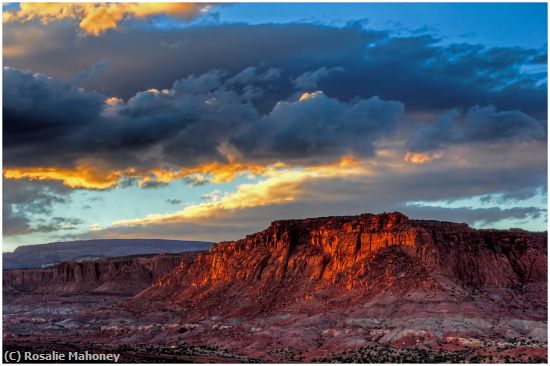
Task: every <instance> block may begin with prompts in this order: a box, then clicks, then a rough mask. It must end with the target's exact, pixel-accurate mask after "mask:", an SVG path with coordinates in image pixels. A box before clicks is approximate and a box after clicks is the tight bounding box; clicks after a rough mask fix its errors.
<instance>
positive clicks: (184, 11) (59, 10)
mask: <svg viewBox="0 0 550 366" xmlns="http://www.w3.org/2000/svg"><path fill="white" fill-rule="evenodd" d="M19 7H20V8H19V10H16V11H5V12H4V14H3V21H4V22H22V23H24V22H28V21H31V20H35V19H38V20H40V22H42V23H43V24H48V23H51V22H55V21H59V20H63V19H73V20H76V21H78V22H79V27H80V29H82V30H83V31H84V32H86V33H87V34H90V35H94V36H99V35H101V34H103V33H104V32H106V31H107V30H109V29H114V28H117V26H118V24H119V23H120V21H121V20H123V19H124V18H126V17H134V18H140V19H141V18H146V17H149V16H153V15H158V14H167V15H172V16H178V17H182V18H191V17H193V16H196V15H197V14H199V13H200V12H201V11H205V10H207V9H208V5H207V4H193V3H157V2H149V3H20V5H19Z"/></svg>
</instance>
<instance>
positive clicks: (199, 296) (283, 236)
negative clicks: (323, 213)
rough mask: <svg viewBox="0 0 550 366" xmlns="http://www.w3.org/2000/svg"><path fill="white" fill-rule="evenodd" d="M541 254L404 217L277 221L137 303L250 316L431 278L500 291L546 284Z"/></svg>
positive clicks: (177, 273) (541, 242) (503, 238)
mask: <svg viewBox="0 0 550 366" xmlns="http://www.w3.org/2000/svg"><path fill="white" fill-rule="evenodd" d="M546 248H547V240H546V233H530V232H526V231H522V230H475V229H472V228H470V227H468V226H467V225H466V224H456V223H448V222H437V221H423V220H410V219H409V218H407V217H406V216H404V215H403V214H400V213H387V214H386V213H384V214H380V215H372V214H363V215H360V216H345V217H326V218H315V219H305V220H283V221H275V222H273V223H272V224H271V226H269V227H268V228H267V229H266V230H264V231H262V232H259V233H256V234H253V235H249V236H247V237H246V238H245V239H241V240H237V241H233V242H222V243H219V244H217V245H215V246H213V247H212V248H211V249H210V250H209V251H208V252H205V253H203V254H201V255H199V256H198V257H197V258H196V260H195V261H194V262H193V263H191V264H188V263H182V264H180V266H178V268H176V269H174V270H173V271H172V272H171V273H169V274H168V275H167V276H165V277H161V278H159V279H158V280H157V281H156V282H155V283H154V285H153V286H152V287H151V288H149V289H148V290H146V291H144V293H142V294H141V295H140V299H143V300H145V299H154V298H156V297H162V298H167V297H168V298H170V297H172V298H174V299H175V301H176V302H177V301H180V302H182V303H188V302H189V301H191V300H189V299H194V300H193V302H194V305H192V306H210V305H211V306H215V307H223V306H231V305H230V302H231V299H232V298H239V299H240V300H242V299H243V298H245V299H248V300H247V301H248V303H249V305H250V306H256V305H258V304H260V303H262V302H266V301H267V302H270V303H272V304H274V303H278V304H280V303H281V302H284V298H285V297H289V298H291V297H292V295H298V294H299V296H305V297H307V296H310V295H308V294H311V293H313V292H315V291H317V292H319V291H321V290H322V289H323V288H325V289H326V288H328V287H331V288H340V289H342V290H346V289H354V288H364V289H365V291H366V290H367V289H370V288H373V287H376V286H377V287H378V288H384V287H386V288H387V287H391V286H392V285H394V284H398V285H399V286H405V283H406V281H409V282H410V283H409V284H407V285H406V286H416V285H418V286H435V285H434V280H433V278H434V276H445V277H446V278H450V279H451V280H452V281H457V283H461V284H463V285H464V286H470V287H474V288H475V287H481V286H499V287H506V286H513V285H521V284H525V283H528V282H533V281H545V280H546V273H547V268H546V267H547V264H546V263H547V262H546ZM275 296H276V297H277V299H274V297H275ZM270 298H271V299H272V300H269V299H270ZM294 299H296V296H294ZM289 301H290V300H289ZM207 304H210V305H207Z"/></svg>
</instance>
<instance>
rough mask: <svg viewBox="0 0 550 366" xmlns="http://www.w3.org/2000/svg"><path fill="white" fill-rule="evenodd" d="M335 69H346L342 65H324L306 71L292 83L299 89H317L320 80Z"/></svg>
mask: <svg viewBox="0 0 550 366" xmlns="http://www.w3.org/2000/svg"><path fill="white" fill-rule="evenodd" d="M335 71H344V69H343V68H342V67H332V68H330V69H328V68H326V67H324V66H323V67H320V68H318V69H317V70H315V71H307V72H304V73H303V74H302V75H300V76H298V77H296V78H295V79H294V80H292V83H293V84H294V85H295V86H296V88H298V89H304V90H308V89H315V88H317V85H318V83H319V81H321V80H322V79H324V78H326V77H327V76H329V74H330V73H332V72H335Z"/></svg>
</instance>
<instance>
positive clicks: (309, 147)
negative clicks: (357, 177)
mask: <svg viewBox="0 0 550 366" xmlns="http://www.w3.org/2000/svg"><path fill="white" fill-rule="evenodd" d="M403 111H404V108H403V105H402V104H401V103H399V102H389V101H382V100H380V99H379V98H377V97H373V98H370V99H368V100H360V101H358V102H357V103H355V104H348V103H342V102H340V101H338V100H336V99H332V98H329V97H327V96H326V95H324V94H323V93H321V92H316V93H313V94H311V95H310V96H308V97H307V98H305V99H304V98H303V100H300V101H297V102H280V103H278V104H277V105H276V106H275V108H273V110H272V111H271V112H270V113H269V114H268V115H267V116H265V117H263V118H262V119H260V120H259V121H258V122H257V123H255V124H254V125H252V126H251V127H250V129H248V130H247V131H246V132H245V133H244V134H242V135H241V136H239V137H237V138H236V139H234V140H233V142H235V145H236V146H238V147H240V149H241V151H243V152H245V154H246V155H247V156H256V157H259V158H266V157H271V158H272V159H276V158H286V159H300V158H301V157H307V156H308V155H311V154H312V152H315V155H324V156H333V157H336V156H341V155H344V154H356V155H361V156H369V155H373V154H374V145H373V143H374V142H375V141H376V140H377V139H379V138H380V137H382V136H387V135H390V134H391V133H392V132H394V130H395V128H396V122H397V120H398V119H399V118H400V117H401V115H402V113H403Z"/></svg>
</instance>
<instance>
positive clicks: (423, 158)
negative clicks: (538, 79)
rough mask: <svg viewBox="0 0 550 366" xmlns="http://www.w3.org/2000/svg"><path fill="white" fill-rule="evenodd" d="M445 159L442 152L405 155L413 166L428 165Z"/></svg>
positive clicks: (409, 153)
mask: <svg viewBox="0 0 550 366" xmlns="http://www.w3.org/2000/svg"><path fill="white" fill-rule="evenodd" d="M442 157H443V153H441V152H439V151H438V152H434V153H413V152H408V153H406V154H405V158H404V159H405V160H406V161H408V162H409V163H411V164H427V163H430V162H432V161H434V160H438V159H441V158H442Z"/></svg>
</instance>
